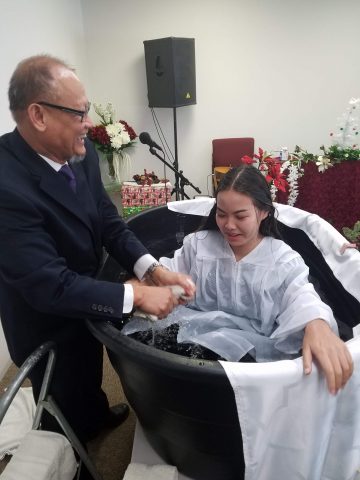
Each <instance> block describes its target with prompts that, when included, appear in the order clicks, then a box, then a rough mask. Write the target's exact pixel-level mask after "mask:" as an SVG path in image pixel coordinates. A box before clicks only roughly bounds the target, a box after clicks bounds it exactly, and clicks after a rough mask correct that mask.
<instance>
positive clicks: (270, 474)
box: [220, 337, 360, 480]
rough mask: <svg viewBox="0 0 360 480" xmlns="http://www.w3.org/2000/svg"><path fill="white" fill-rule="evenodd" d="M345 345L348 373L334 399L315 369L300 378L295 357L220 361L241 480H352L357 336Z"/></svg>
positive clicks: (359, 427)
mask: <svg viewBox="0 0 360 480" xmlns="http://www.w3.org/2000/svg"><path fill="white" fill-rule="evenodd" d="M348 347H349V350H350V353H351V355H352V358H353V361H354V366H355V368H354V373H353V375H352V377H351V378H350V380H349V382H348V383H347V384H346V386H345V388H344V389H343V390H342V391H340V392H339V393H338V394H337V395H336V396H333V395H330V393H329V392H328V390H327V386H326V381H325V377H324V375H323V374H322V373H319V372H318V371H317V369H316V367H315V365H313V372H312V373H311V375H309V376H305V375H304V374H303V367H302V359H301V358H300V359H297V360H286V361H280V362H271V363H258V364H246V363H234V362H220V363H221V365H222V366H223V368H224V369H225V371H226V374H227V376H228V378H229V380H230V383H231V385H232V387H233V389H234V393H235V400H236V405H237V410H238V415H239V421H240V426H241V433H242V438H243V451H244V457H245V465H246V468H245V480H275V479H295V478H299V479H300V478H304V479H305V478H306V479H311V480H349V479H352V480H353V479H356V478H357V472H358V469H359V466H360V409H359V408H358V406H359V405H360V338H359V337H357V338H356V339H353V340H350V341H349V342H348ZM239 448H242V447H241V446H240V447H239ZM239 454H241V452H240V451H239Z"/></svg>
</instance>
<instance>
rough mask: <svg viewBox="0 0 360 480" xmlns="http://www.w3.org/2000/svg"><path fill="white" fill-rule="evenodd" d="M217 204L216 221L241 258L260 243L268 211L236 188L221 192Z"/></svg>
mask: <svg viewBox="0 0 360 480" xmlns="http://www.w3.org/2000/svg"><path fill="white" fill-rule="evenodd" d="M216 206H217V208H216V223H217V225H218V227H219V230H220V232H221V233H222V234H223V236H224V238H225V239H226V240H227V241H228V242H229V245H230V247H231V248H232V250H233V252H234V254H235V257H236V259H237V260H239V259H240V258H242V257H244V256H245V255H247V254H248V253H250V252H251V250H253V249H254V248H255V247H256V246H257V245H258V244H259V243H260V241H261V239H262V236H261V234H260V233H259V226H260V223H261V221H262V220H263V219H264V218H266V217H267V215H268V212H264V211H261V210H259V209H258V208H256V207H255V205H254V204H253V201H252V199H251V198H250V197H248V196H247V195H245V194H243V193H238V192H236V191H234V190H226V191H222V192H219V193H218V195H217V200H216Z"/></svg>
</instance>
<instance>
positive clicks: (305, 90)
mask: <svg viewBox="0 0 360 480" xmlns="http://www.w3.org/2000/svg"><path fill="white" fill-rule="evenodd" d="M82 5H83V7H84V25H85V35H86V44H87V48H88V54H89V63H90V66H91V69H90V70H89V76H88V87H89V88H88V90H89V93H90V96H91V98H92V100H93V101H96V102H107V101H112V102H113V103H114V104H115V106H116V110H117V114H118V117H119V118H124V119H125V120H128V121H129V122H130V123H131V124H132V125H133V127H134V128H135V130H136V131H137V132H138V133H139V132H141V131H149V132H150V134H151V135H152V136H153V137H154V139H155V140H157V137H156V130H155V129H154V126H153V124H152V118H151V114H150V109H149V108H148V106H147V97H146V94H147V89H146V74H145V62H144V49H143V40H150V39H154V38H163V37H169V36H174V37H190V38H195V55H196V77H197V105H195V106H187V107H181V108H178V109H177V112H178V114H177V116H178V141H179V165H180V168H182V169H183V170H184V173H185V175H186V176H187V177H188V178H189V179H190V180H191V181H192V182H193V183H194V184H195V185H198V186H200V188H201V189H202V191H203V193H206V176H207V174H208V173H210V165H211V140H212V138H216V137H228V136H229V137H231V136H253V137H255V141H256V145H257V146H261V147H263V148H266V149H274V150H276V149H279V148H280V147H281V146H284V145H286V146H287V147H288V148H289V150H292V149H293V148H294V147H295V145H296V144H300V145H301V146H303V147H305V148H308V149H309V150H311V151H314V152H316V151H318V149H319V147H320V146H321V145H322V144H324V143H330V137H329V133H330V132H331V131H332V130H333V129H334V128H335V127H336V121H337V117H338V116H340V115H341V114H342V113H343V111H344V110H345V108H346V107H347V104H348V100H349V99H350V98H351V97H353V96H355V97H359V96H360V62H359V61H358V45H359V44H360V29H359V26H358V20H359V18H360V2H359V1H358V0H344V1H340V0H316V1H313V0H303V1H302V2H299V1H298V0H286V1H285V0H271V1H269V0H223V1H222V2H219V1H218V0H172V1H168V0H152V1H151V2H147V1H145V0H132V1H131V2H125V1H121V0H120V1H119V0H103V1H102V2H98V1H97V0H82ZM156 112H157V113H158V116H159V118H160V121H161V124H162V126H163V128H164V130H165V132H166V134H167V138H168V140H169V141H170V143H171V144H172V141H173V123H172V109H156ZM144 167H145V168H146V167H148V169H154V170H155V172H156V173H158V174H161V162H160V161H159V160H157V159H156V158H154V157H151V155H150V154H149V153H148V150H147V148H146V147H145V146H143V145H141V144H139V146H138V147H137V149H136V154H135V166H134V173H135V172H136V173H140V172H142V169H143V168H144ZM188 193H189V194H190V195H191V196H192V195H193V194H194V193H195V192H194V191H193V190H192V189H188Z"/></svg>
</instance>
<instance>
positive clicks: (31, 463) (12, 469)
mask: <svg viewBox="0 0 360 480" xmlns="http://www.w3.org/2000/svg"><path fill="white" fill-rule="evenodd" d="M76 469H77V463H76V459H75V455H74V452H73V449H72V447H71V445H70V443H69V441H68V440H67V438H65V437H64V436H63V435H60V434H59V433H53V432H47V431H43V430H31V431H30V432H29V433H27V434H26V436H25V437H24V439H23V440H22V442H21V444H20V446H19V447H18V449H17V451H16V453H15V455H14V456H13V457H12V459H11V460H10V462H9V464H8V465H7V466H6V468H5V470H4V472H3V473H2V475H1V476H0V477H1V480H73V478H74V476H75V473H76Z"/></svg>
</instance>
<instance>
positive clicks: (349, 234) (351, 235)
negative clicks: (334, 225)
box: [342, 220, 360, 243]
mask: <svg viewBox="0 0 360 480" xmlns="http://www.w3.org/2000/svg"><path fill="white" fill-rule="evenodd" d="M342 230H343V234H344V236H345V237H346V238H347V239H348V240H349V241H350V242H352V243H358V242H359V241H360V220H358V221H357V222H356V223H355V225H354V227H353V228H349V227H344V228H343V229H342Z"/></svg>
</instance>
